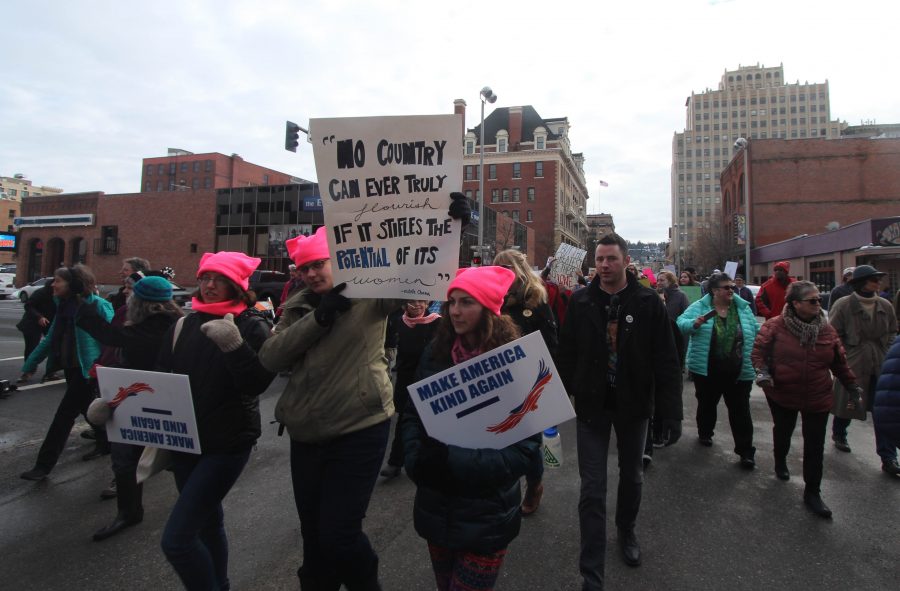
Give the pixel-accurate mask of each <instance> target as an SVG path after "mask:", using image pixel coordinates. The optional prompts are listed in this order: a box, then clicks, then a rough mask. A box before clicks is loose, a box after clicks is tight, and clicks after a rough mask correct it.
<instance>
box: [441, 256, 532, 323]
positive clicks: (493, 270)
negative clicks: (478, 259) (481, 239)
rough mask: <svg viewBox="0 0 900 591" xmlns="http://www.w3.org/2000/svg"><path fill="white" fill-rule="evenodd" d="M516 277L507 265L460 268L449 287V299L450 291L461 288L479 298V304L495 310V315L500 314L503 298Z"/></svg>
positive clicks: (448, 296)
mask: <svg viewBox="0 0 900 591" xmlns="http://www.w3.org/2000/svg"><path fill="white" fill-rule="evenodd" d="M515 279H516V274H515V273H513V272H512V271H510V270H509V269H507V268H505V267H493V266H489V267H468V268H465V269H460V270H459V271H457V272H456V278H454V279H453V281H451V282H450V286H449V287H448V288H447V299H450V292H452V291H453V290H454V289H460V290H462V291H464V292H466V293H467V294H469V295H470V296H472V297H473V298H475V299H476V300H478V303H479V304H481V305H482V306H484V307H485V308H487V309H488V310H490V311H491V312H493V313H494V315H495V316H499V315H500V308H501V307H502V306H503V298H504V297H505V296H506V292H508V291H509V286H510V285H512V284H513V281H515Z"/></svg>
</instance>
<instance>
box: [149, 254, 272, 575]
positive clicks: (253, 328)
mask: <svg viewBox="0 0 900 591" xmlns="http://www.w3.org/2000/svg"><path fill="white" fill-rule="evenodd" d="M259 263H260V260H259V259H257V258H253V257H249V256H247V255H245V254H243V253H239V252H217V253H215V254H213V253H206V254H204V255H203V257H202V258H201V259H200V268H199V269H198V270H197V292H196V293H195V295H194V298H193V300H192V307H193V310H194V313H193V314H190V315H189V316H187V317H186V318H184V319H183V320H182V321H179V322H178V323H177V324H176V325H175V326H174V327H173V328H172V330H171V331H170V332H169V334H168V335H167V336H166V337H165V338H164V339H163V348H162V349H161V350H160V356H159V361H158V367H159V369H160V370H161V371H169V372H172V373H179V374H185V375H187V376H188V377H189V378H190V383H191V397H192V398H193V403H194V413H195V414H196V418H197V430H198V432H199V438H200V448H201V450H202V451H203V453H202V454H199V455H197V454H189V453H180V452H173V453H172V466H171V469H172V473H173V474H174V476H175V484H176V486H177V487H178V492H179V495H178V500H177V501H175V506H174V507H173V508H172V513H171V514H170V515H169V520H168V522H167V523H166V527H165V530H164V531H163V538H162V549H163V552H164V553H165V555H166V558H167V559H168V561H169V563H170V564H171V565H172V566H173V568H174V569H175V572H176V573H177V574H178V576H179V577H180V578H181V582H182V583H183V584H184V586H185V588H186V589H190V590H193V589H204V590H206V589H228V588H229V582H228V539H227V537H226V536H225V523H224V514H223V512H222V500H223V499H224V498H225V496H226V495H227V494H228V491H230V490H231V487H232V486H233V485H234V483H235V482H236V481H237V479H238V477H239V476H240V475H241V472H242V471H243V469H244V466H245V465H246V464H247V460H248V459H249V458H250V450H251V449H252V447H253V445H254V444H255V443H256V440H257V439H258V438H259V436H260V433H261V425H260V418H259V402H258V399H257V397H258V396H259V395H260V394H262V393H263V392H264V391H265V390H266V388H268V387H269V384H271V383H272V380H273V379H274V377H275V374H273V373H270V372H268V371H267V370H266V369H265V368H264V367H263V366H262V365H261V364H260V362H259V359H258V357H257V354H256V353H257V351H258V350H259V348H260V347H261V346H262V344H263V341H265V340H266V338H267V337H268V335H269V325H268V323H266V321H265V320H263V318H262V317H261V316H259V315H257V314H256V313H254V312H253V311H252V310H251V307H252V304H253V298H252V296H251V295H250V294H248V293H247V289H248V280H249V277H250V274H251V273H252V272H253V270H254V269H256V267H257V266H258V265H259Z"/></svg>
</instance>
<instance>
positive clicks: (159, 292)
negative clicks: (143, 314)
mask: <svg viewBox="0 0 900 591" xmlns="http://www.w3.org/2000/svg"><path fill="white" fill-rule="evenodd" d="M132 289H133V290H134V295H136V296H137V297H139V298H141V299H142V300H145V301H148V302H168V301H169V300H171V299H172V284H171V283H169V282H168V281H166V279H165V278H163V277H153V276H151V277H144V278H143V279H141V280H140V281H138V282H137V283H135V284H134V287H133V288H132Z"/></svg>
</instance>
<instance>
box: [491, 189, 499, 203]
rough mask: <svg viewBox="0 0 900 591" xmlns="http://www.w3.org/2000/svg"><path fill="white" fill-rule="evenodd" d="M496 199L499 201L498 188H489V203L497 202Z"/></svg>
mask: <svg viewBox="0 0 900 591" xmlns="http://www.w3.org/2000/svg"><path fill="white" fill-rule="evenodd" d="M498 201H500V190H499V189H491V203H497V202H498Z"/></svg>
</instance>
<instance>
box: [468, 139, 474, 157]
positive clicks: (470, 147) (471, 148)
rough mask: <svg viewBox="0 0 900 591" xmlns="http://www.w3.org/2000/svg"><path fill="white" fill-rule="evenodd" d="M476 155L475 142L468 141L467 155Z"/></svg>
mask: <svg viewBox="0 0 900 591" xmlns="http://www.w3.org/2000/svg"><path fill="white" fill-rule="evenodd" d="M474 153H475V140H466V154H467V155H470V154H474Z"/></svg>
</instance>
